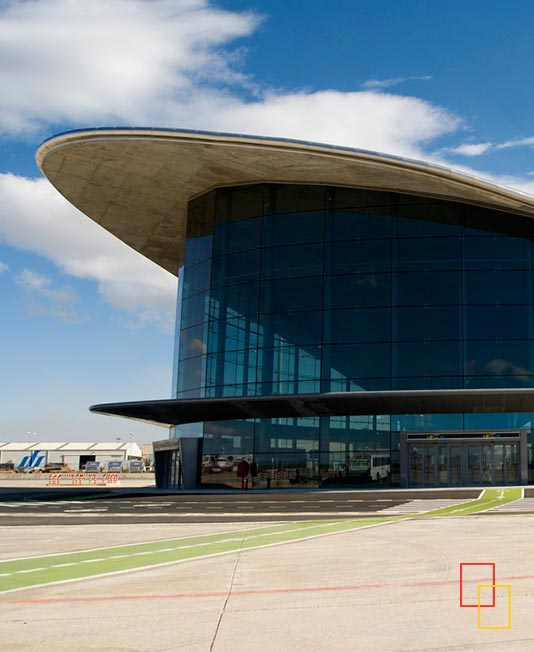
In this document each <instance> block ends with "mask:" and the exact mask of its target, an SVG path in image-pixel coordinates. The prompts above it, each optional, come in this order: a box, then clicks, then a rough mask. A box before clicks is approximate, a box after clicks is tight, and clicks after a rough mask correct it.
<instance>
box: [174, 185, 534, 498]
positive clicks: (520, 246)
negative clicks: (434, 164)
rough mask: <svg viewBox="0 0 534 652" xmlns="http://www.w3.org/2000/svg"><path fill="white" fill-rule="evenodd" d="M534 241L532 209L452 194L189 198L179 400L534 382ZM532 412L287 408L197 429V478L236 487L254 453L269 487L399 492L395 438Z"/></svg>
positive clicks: (303, 192)
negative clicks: (354, 412)
mask: <svg viewBox="0 0 534 652" xmlns="http://www.w3.org/2000/svg"><path fill="white" fill-rule="evenodd" d="M532 248H533V230H532V222H531V220H530V219H529V218H526V217H523V216H519V215H514V214H505V213H502V212H498V211H493V210H490V209H483V208H479V207H475V206H470V205H468V204H462V203H458V202H448V201H442V200H436V199H426V198H424V197H418V196H409V195H403V194H399V193H387V192H379V191H370V190H354V189H347V188H337V187H331V186H320V185H309V186H306V185H287V184H255V185H253V186H244V187H243V186H238V187H231V188H221V189H216V190H213V191H211V192H209V193H207V194H205V195H202V196H200V197H198V198H196V199H194V200H193V201H191V202H190V205H189V212H188V220H187V237H186V243H185V257H184V267H183V270H181V275H182V277H183V288H184V289H183V294H182V298H181V301H180V305H179V319H178V323H179V324H180V327H179V328H178V330H177V340H176V345H177V350H178V354H177V360H178V369H177V375H176V384H175V397H176V398H214V397H240V396H243V397H247V396H270V395H277V394H280V395H283V394H310V393H319V392H344V391H365V390H367V391H369V390H392V389H393V390H406V389H410V390H412V389H416V390H417V389H462V388H479V387H482V388H485V387H492V388H500V387H503V388H505V387H506V388H508V387H532V386H534V328H533V320H534V305H533V292H532V276H533V267H532V258H533V256H532ZM531 417H532V415H531V414H528V413H522V414H504V415H492V414H484V415H482V414H481V415H476V414H469V415H467V414H465V415H464V414H447V415H439V414H427V415H423V414H422V415H368V416H363V417H362V416H340V417H336V416H331V417H318V416H317V417H295V418H287V417H286V418H277V419H250V420H247V421H231V422H206V423H203V424H196V426H195V428H196V429H195V428H194V429H191V428H188V429H187V434H188V435H190V434H191V433H192V432H194V433H195V434H196V436H199V437H202V445H203V465H202V466H203V468H202V483H203V484H210V483H217V484H221V483H222V484H229V485H234V486H236V485H238V484H239V482H240V481H239V479H238V478H237V476H236V473H235V467H236V464H237V461H238V460H239V459H241V458H242V457H244V458H246V459H248V460H249V462H250V463H252V462H254V463H255V465H257V476H256V477H255V478H254V483H255V486H259V487H265V486H267V485H269V486H291V485H297V484H298V485H305V484H308V485H320V486H329V485H336V484H340V485H356V486H367V485H372V486H396V485H399V483H400V473H399V463H400V458H399V449H400V434H401V433H402V432H407V431H421V432H425V431H428V432H434V431H447V430H454V429H458V430H464V429H466V428H477V429H481V428H488V429H492V428H493V429H494V428H495V427H498V428H501V429H510V428H522V429H523V430H527V431H528V432H531ZM180 435H181V432H180V429H179V428H177V429H176V436H178V437H179V436H180ZM456 453H457V451H456V450H455V451H454V455H456ZM510 477H512V475H510Z"/></svg>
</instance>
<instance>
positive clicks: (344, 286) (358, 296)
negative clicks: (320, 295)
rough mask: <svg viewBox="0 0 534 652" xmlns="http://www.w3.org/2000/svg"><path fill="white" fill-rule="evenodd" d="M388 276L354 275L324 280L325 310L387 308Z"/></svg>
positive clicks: (388, 302)
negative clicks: (355, 307) (359, 307)
mask: <svg viewBox="0 0 534 652" xmlns="http://www.w3.org/2000/svg"><path fill="white" fill-rule="evenodd" d="M390 301H391V287H390V274H354V275H350V276H345V275H344V276H330V277H327V278H326V297H325V305H326V307H327V308H351V307H353V306H361V307H366V306H368V307H371V306H388V305H389V304H390Z"/></svg>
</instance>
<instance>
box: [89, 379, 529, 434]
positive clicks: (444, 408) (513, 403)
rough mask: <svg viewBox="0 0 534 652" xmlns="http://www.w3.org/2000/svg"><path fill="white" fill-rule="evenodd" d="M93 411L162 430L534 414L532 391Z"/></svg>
mask: <svg viewBox="0 0 534 652" xmlns="http://www.w3.org/2000/svg"><path fill="white" fill-rule="evenodd" d="M91 412H97V413H99V414H108V415H114V416H121V417H129V418H131V419H137V420H140V421H147V422H149V423H153V424H157V425H161V426H175V425H180V424H186V423H197V422H200V421H226V420H231V419H264V418H267V419H270V418H277V417H310V416H320V417H321V416H348V415H369V414H381V415H385V414H458V413H478V412H485V413H488V412H489V413H498V412H534V389H530V388H529V389H434V390H427V391H422V390H406V391H404V390H403V391H385V392H363V391H362V392H335V393H327V394H296V395H295V394H291V395H282V396H250V397H240V398H197V399H168V400H157V401H136V402H129V403H106V404H100V405H93V406H92V407H91Z"/></svg>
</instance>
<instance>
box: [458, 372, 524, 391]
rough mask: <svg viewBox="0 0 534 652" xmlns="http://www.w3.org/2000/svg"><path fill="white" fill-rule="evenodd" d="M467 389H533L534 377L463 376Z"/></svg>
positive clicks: (518, 375) (519, 375) (517, 375)
mask: <svg viewBox="0 0 534 652" xmlns="http://www.w3.org/2000/svg"><path fill="white" fill-rule="evenodd" d="M464 384H465V387H466V388H467V389H486V388H488V389H490V388H493V389H499V388H506V387H510V388H519V389H520V388H522V387H523V388H528V387H534V376H523V375H521V374H516V375H513V376H465V381H464Z"/></svg>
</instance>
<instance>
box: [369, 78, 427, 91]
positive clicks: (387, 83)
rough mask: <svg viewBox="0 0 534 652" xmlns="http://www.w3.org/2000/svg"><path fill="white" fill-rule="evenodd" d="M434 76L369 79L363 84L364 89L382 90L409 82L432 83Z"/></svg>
mask: <svg viewBox="0 0 534 652" xmlns="http://www.w3.org/2000/svg"><path fill="white" fill-rule="evenodd" d="M431 79H432V75H411V76H409V77H390V78H389V79H368V80H367V81H365V82H363V84H362V88H365V89H367V90H381V89H383V88H390V87H391V86H398V85H399V84H404V82H407V81H430V80H431Z"/></svg>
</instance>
